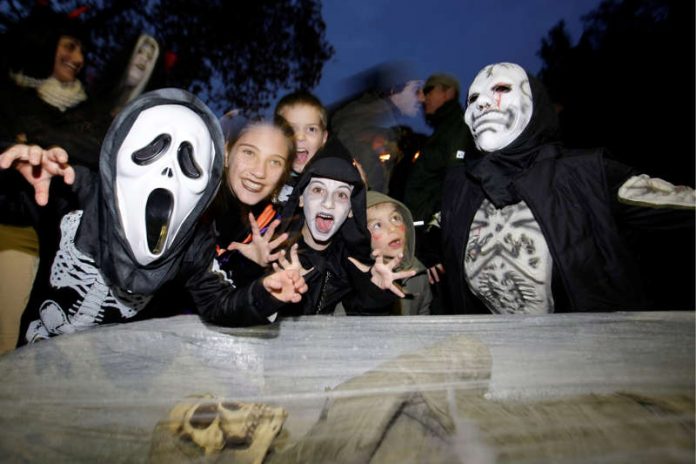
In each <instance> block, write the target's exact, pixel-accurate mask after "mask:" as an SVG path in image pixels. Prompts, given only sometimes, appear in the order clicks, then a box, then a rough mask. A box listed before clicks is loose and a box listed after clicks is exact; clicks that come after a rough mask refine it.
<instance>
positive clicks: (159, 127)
mask: <svg viewBox="0 0 696 464" xmlns="http://www.w3.org/2000/svg"><path fill="white" fill-rule="evenodd" d="M214 156H215V148H214V145H213V141H212V139H211V137H210V132H209V131H208V128H207V126H206V125H205V123H204V122H203V120H202V119H201V118H200V116H198V115H197V114H196V113H195V112H193V111H192V110H190V109H189V108H186V107H184V106H181V105H160V106H154V107H152V108H148V109H146V110H144V111H143V112H142V113H140V115H139V116H138V118H137V119H136V120H135V123H134V124H133V126H132V127H131V129H130V131H129V132H128V135H127V136H126V138H125V139H124V140H123V144H122V145H121V148H120V149H119V151H118V154H117V157H116V196H117V198H118V214H119V216H120V219H121V224H122V225H123V230H124V232H125V235H126V239H127V240H128V243H129V244H130V247H131V250H132V252H133V255H134V256H135V259H136V260H137V261H138V263H140V264H141V265H146V264H149V263H150V262H152V261H154V260H155V259H157V258H158V257H160V256H161V255H162V254H163V253H164V252H165V251H166V250H167V249H168V248H169V246H170V245H171V243H172V242H173V241H174V238H175V237H176V235H177V233H178V232H179V229H180V227H181V225H182V224H183V222H184V221H185V220H186V218H187V217H188V215H189V214H190V213H191V211H193V209H194V207H195V206H196V204H197V203H198V201H199V199H200V198H201V196H202V195H203V193H204V191H205V189H206V186H207V185H208V180H209V177H210V170H211V166H212V164H213V159H214Z"/></svg>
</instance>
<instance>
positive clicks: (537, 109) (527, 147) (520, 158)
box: [471, 71, 560, 208]
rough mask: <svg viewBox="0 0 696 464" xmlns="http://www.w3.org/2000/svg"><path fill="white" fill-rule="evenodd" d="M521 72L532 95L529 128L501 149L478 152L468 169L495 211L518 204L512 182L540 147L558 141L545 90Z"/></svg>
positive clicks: (557, 125)
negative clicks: (527, 82)
mask: <svg viewBox="0 0 696 464" xmlns="http://www.w3.org/2000/svg"><path fill="white" fill-rule="evenodd" d="M525 72H526V74H527V78H528V79H529V86H530V89H531V92H532V117H531V119H530V121H529V124H527V127H525V129H524V130H523V131H522V133H521V134H520V135H519V136H518V137H517V138H516V139H515V140H513V141H512V142H511V143H510V144H508V145H507V146H505V147H504V148H502V149H500V150H497V151H493V152H490V153H485V152H481V154H482V156H481V159H480V160H479V161H478V162H477V163H476V165H475V166H474V167H473V168H472V169H471V175H472V177H474V178H475V179H476V180H478V181H479V182H480V183H481V186H482V187H483V190H484V192H485V193H486V197H488V199H489V200H491V201H492V202H493V204H494V205H495V206H496V207H498V208H501V207H503V206H505V205H510V204H514V203H518V202H519V201H520V198H519V197H518V195H517V193H516V192H515V191H514V189H513V187H512V186H511V183H512V181H513V180H514V179H515V177H517V175H519V174H520V173H522V172H523V171H524V170H526V169H527V168H528V167H529V166H531V165H532V163H533V162H534V160H535V159H536V157H537V154H538V153H539V151H540V150H541V148H542V147H543V146H545V145H547V144H552V143H558V142H559V139H560V136H559V123H558V115H557V114H556V111H555V108H554V106H553V103H552V102H551V98H550V97H549V94H548V92H547V91H546V88H545V87H544V85H543V84H542V83H541V82H540V81H539V80H538V79H536V78H535V77H534V76H532V75H530V74H529V72H527V71H525Z"/></svg>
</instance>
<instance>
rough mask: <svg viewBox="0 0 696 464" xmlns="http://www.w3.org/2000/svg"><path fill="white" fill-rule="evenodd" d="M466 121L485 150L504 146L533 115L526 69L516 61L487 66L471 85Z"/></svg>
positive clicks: (493, 149) (478, 143)
mask: <svg viewBox="0 0 696 464" xmlns="http://www.w3.org/2000/svg"><path fill="white" fill-rule="evenodd" d="M467 101H468V106H467V108H466V112H465V113H464V121H465V122H466V124H467V126H469V129H471V133H472V135H473V136H474V140H475V141H476V146H477V147H478V148H479V150H481V151H484V152H492V151H496V150H500V149H502V148H505V147H506V146H508V145H509V144H510V143H512V142H513V141H514V140H515V139H516V138H517V137H519V135H520V134H521V133H522V131H523V130H524V129H525V127H527V124H529V121H530V120H531V119H532V92H531V89H530V87H529V79H528V78H527V73H526V72H525V71H524V69H522V68H521V67H520V66H518V65H516V64H513V63H498V64H494V65H490V66H486V67H485V68H484V69H483V70H482V71H481V72H480V73H478V75H477V76H476V79H474V82H473V83H472V84H471V87H469V97H468V99H467Z"/></svg>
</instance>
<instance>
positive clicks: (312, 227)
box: [300, 177, 353, 243]
mask: <svg viewBox="0 0 696 464" xmlns="http://www.w3.org/2000/svg"><path fill="white" fill-rule="evenodd" d="M352 192H353V186H352V185H350V184H348V183H346V182H341V181H338V180H334V179H327V178H324V177H312V180H310V181H309V184H308V185H307V187H305V189H304V192H302V197H301V198H300V207H302V208H303V211H304V217H305V225H306V226H307V228H308V229H309V231H310V233H311V235H312V238H313V239H314V240H315V241H316V242H320V243H325V242H327V241H329V240H330V239H331V237H333V235H334V234H335V233H336V232H337V231H338V229H340V228H341V226H342V225H343V222H344V221H345V220H346V218H347V217H348V215H349V214H350V212H351V202H350V196H351V193H352Z"/></svg>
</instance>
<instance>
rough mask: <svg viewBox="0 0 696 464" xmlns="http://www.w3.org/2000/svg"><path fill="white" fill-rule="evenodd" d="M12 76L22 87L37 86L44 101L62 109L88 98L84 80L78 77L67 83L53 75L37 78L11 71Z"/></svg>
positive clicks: (37, 90)
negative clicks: (83, 85)
mask: <svg viewBox="0 0 696 464" xmlns="http://www.w3.org/2000/svg"><path fill="white" fill-rule="evenodd" d="M11 76H12V79H13V80H14V81H15V82H16V83H17V85H19V86H20V87H31V88H35V89H36V92H37V93H38V94H39V97H40V98H41V99H42V100H43V101H45V102H46V103H48V104H49V105H51V106H53V107H55V108H58V109H59V110H60V111H65V110H67V109H68V108H72V107H73V106H75V105H77V104H78V103H81V102H83V101H85V100H86V99H87V94H86V93H85V90H84V88H83V87H82V82H80V81H79V80H77V79H75V80H74V81H72V82H67V83H66V82H61V81H59V80H58V79H56V78H55V77H53V76H51V77H49V78H47V79H36V78H33V77H29V76H25V75H24V74H21V73H11Z"/></svg>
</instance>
